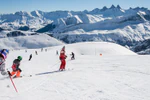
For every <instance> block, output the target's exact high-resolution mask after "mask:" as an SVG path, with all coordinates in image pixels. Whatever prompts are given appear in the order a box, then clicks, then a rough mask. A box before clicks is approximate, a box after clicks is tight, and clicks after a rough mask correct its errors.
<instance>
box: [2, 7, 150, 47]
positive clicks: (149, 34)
mask: <svg viewBox="0 0 150 100" xmlns="http://www.w3.org/2000/svg"><path fill="white" fill-rule="evenodd" d="M0 27H1V28H2V29H4V30H9V31H16V30H23V31H29V32H30V31H32V32H39V33H45V32H46V33H49V34H51V36H53V37H55V38H57V39H60V40H62V41H64V42H66V43H75V42H82V41H109V42H115V43H118V44H121V45H128V46H132V45H134V43H135V42H138V41H143V40H145V39H149V38H150V10H148V9H147V8H143V7H142V8H139V7H137V8H129V9H123V8H121V7H120V6H119V5H117V6H116V7H115V6H114V5H112V6H111V7H110V8H107V7H106V6H104V7H103V8H102V9H99V8H96V9H94V10H92V11H87V10H85V11H76V12H75V11H54V12H43V11H39V10H37V11H32V12H25V11H19V12H16V13H14V14H1V15H0Z"/></svg>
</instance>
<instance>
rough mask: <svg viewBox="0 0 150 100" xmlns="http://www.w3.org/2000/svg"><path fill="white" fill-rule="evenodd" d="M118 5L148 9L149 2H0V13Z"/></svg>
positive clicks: (135, 0) (72, 0)
mask: <svg viewBox="0 0 150 100" xmlns="http://www.w3.org/2000/svg"><path fill="white" fill-rule="evenodd" d="M112 4H113V5H115V6H117V5H118V4H119V5H120V6H121V7H122V8H124V9H128V8H129V7H132V8H134V7H137V6H139V7H146V8H150V6H149V4H150V0H0V13H15V12H16V11H27V12H30V11H34V10H41V11H46V12H50V11H56V10H69V11H71V10H73V11H83V10H89V11H90V10H93V9H94V8H102V7H103V6H107V7H110V6H111V5H112Z"/></svg>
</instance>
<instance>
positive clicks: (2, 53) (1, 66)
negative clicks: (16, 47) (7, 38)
mask: <svg viewBox="0 0 150 100" xmlns="http://www.w3.org/2000/svg"><path fill="white" fill-rule="evenodd" d="M8 53H9V50H7V49H2V50H0V72H1V74H2V75H8V74H7V72H6V70H5V59H6V58H7V55H8Z"/></svg>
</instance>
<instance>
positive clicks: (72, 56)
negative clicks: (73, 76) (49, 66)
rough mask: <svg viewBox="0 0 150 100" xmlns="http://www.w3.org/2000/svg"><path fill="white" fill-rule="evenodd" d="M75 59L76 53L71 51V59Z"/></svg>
mask: <svg viewBox="0 0 150 100" xmlns="http://www.w3.org/2000/svg"><path fill="white" fill-rule="evenodd" d="M74 59H75V55H74V53H73V52H72V53H71V60H74Z"/></svg>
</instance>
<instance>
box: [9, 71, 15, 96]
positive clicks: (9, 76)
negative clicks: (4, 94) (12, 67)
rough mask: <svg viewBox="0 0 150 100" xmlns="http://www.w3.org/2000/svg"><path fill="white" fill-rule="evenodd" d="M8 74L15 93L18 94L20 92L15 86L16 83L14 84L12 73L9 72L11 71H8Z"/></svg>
mask: <svg viewBox="0 0 150 100" xmlns="http://www.w3.org/2000/svg"><path fill="white" fill-rule="evenodd" d="M7 72H8V75H9V78H10V80H11V83H12V85H13V87H14V89H15V91H16V92H17V93H18V90H17V88H16V86H15V84H14V82H13V80H12V78H11V76H10V72H9V71H7Z"/></svg>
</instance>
